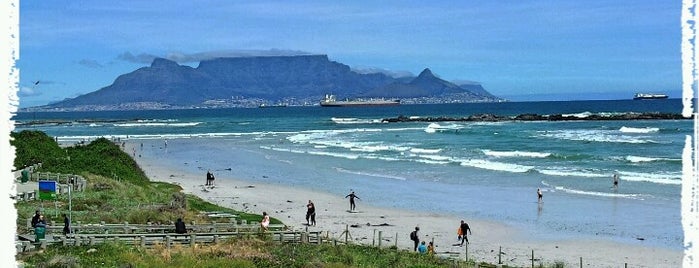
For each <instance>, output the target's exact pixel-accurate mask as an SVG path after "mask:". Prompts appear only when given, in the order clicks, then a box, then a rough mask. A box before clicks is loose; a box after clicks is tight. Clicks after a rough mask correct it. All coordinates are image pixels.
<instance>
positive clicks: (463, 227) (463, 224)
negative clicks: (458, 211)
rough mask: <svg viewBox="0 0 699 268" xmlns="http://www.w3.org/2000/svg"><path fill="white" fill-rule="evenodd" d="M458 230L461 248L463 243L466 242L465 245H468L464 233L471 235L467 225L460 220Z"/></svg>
mask: <svg viewBox="0 0 699 268" xmlns="http://www.w3.org/2000/svg"><path fill="white" fill-rule="evenodd" d="M459 228H460V229H461V245H459V246H463V245H464V241H466V244H468V237H467V236H466V232H468V234H472V233H471V227H469V226H468V223H466V222H465V221H464V220H461V225H459Z"/></svg>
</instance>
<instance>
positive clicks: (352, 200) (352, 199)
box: [345, 191, 361, 211]
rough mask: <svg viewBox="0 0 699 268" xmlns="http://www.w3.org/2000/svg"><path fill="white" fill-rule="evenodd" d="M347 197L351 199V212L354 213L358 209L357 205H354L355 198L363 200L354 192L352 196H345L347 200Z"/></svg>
mask: <svg viewBox="0 0 699 268" xmlns="http://www.w3.org/2000/svg"><path fill="white" fill-rule="evenodd" d="M347 197H349V201H350V211H354V208H355V207H356V205H355V204H354V199H355V198H357V199H361V198H359V196H357V195H356V194H354V191H352V192H351V193H350V194H348V195H346V196H345V198H347Z"/></svg>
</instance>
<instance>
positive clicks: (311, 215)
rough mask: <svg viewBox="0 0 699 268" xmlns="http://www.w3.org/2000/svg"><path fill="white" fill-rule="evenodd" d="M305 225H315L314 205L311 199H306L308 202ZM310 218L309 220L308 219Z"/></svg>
mask: <svg viewBox="0 0 699 268" xmlns="http://www.w3.org/2000/svg"><path fill="white" fill-rule="evenodd" d="M306 208H307V209H308V210H306V225H313V226H316V206H315V205H313V201H311V200H308V204H307V205H306ZM309 219H310V220H311V221H310V222H309V221H308V220H309Z"/></svg>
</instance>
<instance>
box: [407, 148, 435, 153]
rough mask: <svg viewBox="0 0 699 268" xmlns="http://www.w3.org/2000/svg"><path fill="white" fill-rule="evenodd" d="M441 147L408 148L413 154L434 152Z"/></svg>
mask: <svg viewBox="0 0 699 268" xmlns="http://www.w3.org/2000/svg"><path fill="white" fill-rule="evenodd" d="M441 151H442V149H421V148H410V152H411V153H415V154H436V153H439V152H441Z"/></svg>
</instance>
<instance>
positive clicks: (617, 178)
mask: <svg viewBox="0 0 699 268" xmlns="http://www.w3.org/2000/svg"><path fill="white" fill-rule="evenodd" d="M613 178H614V190H616V189H619V174H616V173H614V176H613Z"/></svg>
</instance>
